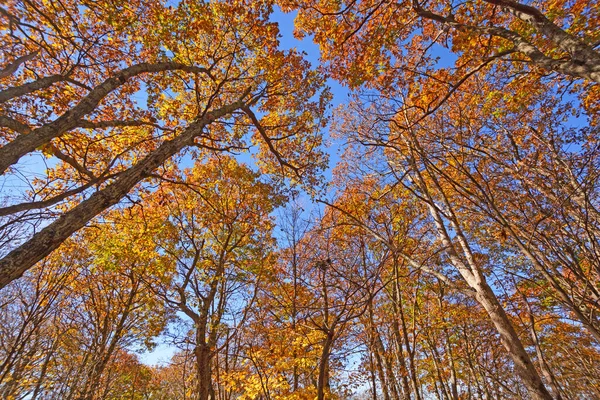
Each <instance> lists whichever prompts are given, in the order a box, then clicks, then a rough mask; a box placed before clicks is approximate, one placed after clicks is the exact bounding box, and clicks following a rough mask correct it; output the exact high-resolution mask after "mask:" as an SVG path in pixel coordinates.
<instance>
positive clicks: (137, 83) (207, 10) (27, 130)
mask: <svg viewBox="0 0 600 400" xmlns="http://www.w3.org/2000/svg"><path fill="white" fill-rule="evenodd" d="M108 10H110V11H108ZM270 11H271V7H270V5H269V4H268V3H255V2H252V6H250V4H244V3H243V2H241V3H231V2H210V3H206V4H204V3H193V2H181V3H179V4H178V5H177V6H176V7H172V6H167V5H166V4H163V3H161V2H134V3H128V5H127V6H126V7H125V6H123V7H117V8H116V9H113V4H112V3H110V2H109V3H103V2H100V3H98V2H84V3H80V2H70V3H69V2H67V3H64V2H63V3H61V4H60V5H56V4H47V3H44V2H29V1H24V2H22V3H21V2H12V3H10V4H9V5H8V6H7V7H6V8H2V12H1V18H2V19H3V20H4V21H5V24H3V27H4V28H3V31H2V42H3V48H12V49H14V51H13V52H12V53H11V54H14V55H15V56H16V58H14V59H13V58H12V57H11V58H8V57H7V59H6V60H5V65H7V66H6V68H5V69H4V73H3V78H2V80H3V85H4V88H3V90H2V92H1V93H2V94H1V95H0V100H2V106H1V107H2V114H3V116H2V127H1V128H2V147H1V148H0V160H2V161H1V162H0V171H2V173H3V174H4V175H5V176H6V177H7V178H6V179H11V176H16V175H20V174H21V173H22V172H21V171H22V168H21V166H20V164H19V160H22V159H23V157H25V156H27V155H31V154H36V152H39V151H41V153H42V154H43V155H44V157H47V158H50V161H51V164H54V165H50V166H49V168H48V172H47V174H46V175H45V176H44V177H42V178H37V179H33V180H30V181H28V184H29V185H30V187H31V190H29V191H28V192H27V193H20V194H19V195H17V196H16V199H15V198H10V197H8V198H6V199H4V200H3V202H5V204H6V205H5V206H3V207H2V209H1V210H0V214H1V215H2V216H4V222H3V228H4V231H5V232H13V233H14V232H15V231H17V232H18V233H15V234H14V235H13V236H11V237H10V240H8V241H6V242H5V245H4V246H3V247H4V249H5V252H4V254H3V258H2V260H0V286H1V287H3V286H5V285H6V284H7V283H8V282H10V281H12V280H14V279H16V278H18V277H19V276H21V275H22V274H23V272H24V271H26V270H27V269H28V268H30V267H31V266H32V265H33V264H35V263H36V262H38V261H39V260H41V259H43V258H44V257H45V256H47V255H48V254H50V253H51V252H52V251H53V250H55V249H56V248H57V247H58V246H59V245H60V244H61V243H62V242H64V241H65V240H66V239H67V238H68V237H69V236H70V235H71V234H73V233H74V232H76V231H77V230H79V229H81V228H82V227H83V226H85V225H86V224H87V223H88V222H89V221H91V220H92V219H93V218H94V217H96V216H97V215H99V214H100V213H102V212H103V211H105V210H107V209H108V208H110V207H112V206H114V205H115V204H117V203H119V202H120V201H121V200H122V199H123V198H124V197H126V196H127V195H128V193H131V192H132V191H133V192H135V191H136V190H139V189H140V188H141V187H142V186H143V182H147V180H148V177H149V176H150V175H151V174H153V173H155V171H156V170H157V169H159V168H160V167H161V166H165V168H168V165H169V161H170V160H175V159H176V158H177V157H178V156H181V155H183V154H186V153H187V154H191V155H192V156H193V157H200V158H201V157H203V155H205V154H210V153H212V154H218V153H226V152H232V151H242V150H245V149H247V148H248V147H250V146H251V144H252V145H257V146H258V148H259V150H258V152H257V156H256V157H257V162H258V164H259V165H260V166H261V171H263V172H269V173H277V174H279V175H280V176H282V177H289V178H292V179H294V180H303V181H304V182H308V183H314V182H315V179H316V176H317V175H318V171H319V170H320V169H321V168H322V167H323V163H324V156H323V154H322V153H321V152H320V150H319V148H318V147H319V145H320V140H321V139H320V136H319V133H318V132H317V130H318V128H319V127H320V126H321V125H322V123H323V120H322V116H323V112H324V108H325V106H326V100H327V98H328V95H327V93H326V92H325V91H323V89H322V84H323V78H322V77H321V76H320V75H319V74H318V73H316V72H314V71H311V70H310V69H309V65H308V63H307V62H306V61H304V60H303V59H302V57H301V55H299V54H298V53H296V52H294V51H290V52H283V51H280V50H278V48H277V46H278V40H277V27H276V25H275V24H273V23H270V22H269V21H268V16H269V13H270ZM141 15H143V19H144V23H140V20H139V18H140V16H141ZM191 27H193V28H192V29H190V28H191ZM144 99H145V100H146V101H145V102H146V105H144V104H143V103H144ZM27 226H32V227H33V228H31V229H28V228H27ZM38 227H39V228H38ZM9 229H10V231H9Z"/></svg>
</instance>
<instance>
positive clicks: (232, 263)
mask: <svg viewBox="0 0 600 400" xmlns="http://www.w3.org/2000/svg"><path fill="white" fill-rule="evenodd" d="M182 175H183V176H184V177H185V178H184V179H180V180H172V181H169V184H168V185H163V186H162V187H161V188H160V189H159V190H158V191H157V192H155V193H152V194H151V195H150V196H151V197H153V198H152V199H148V200H147V201H146V203H147V204H148V205H150V206H151V207H155V208H161V206H160V205H161V204H164V206H163V208H164V212H165V223H167V224H168V226H169V232H168V233H167V234H165V235H164V236H162V237H156V238H155V240H156V244H157V246H158V247H159V248H160V251H161V252H164V253H165V257H166V260H165V262H166V263H168V264H169V266H168V267H167V268H166V270H165V271H164V272H163V273H162V274H161V277H160V279H159V281H158V282H157V281H156V280H152V281H151V282H150V284H149V289H150V290H152V291H153V292H155V293H156V294H157V296H158V297H159V298H160V299H161V300H162V302H164V303H165V304H166V305H168V307H169V308H170V309H172V310H173V311H174V313H175V312H179V313H183V314H184V315H185V318H186V319H188V320H189V321H190V322H191V325H192V326H191V329H190V331H189V333H188V334H187V335H189V338H188V339H187V340H189V341H190V342H191V346H192V348H193V354H194V357H195V363H194V366H195V369H196V385H197V387H196V390H195V394H196V396H195V398H198V399H200V400H206V399H208V398H215V389H218V387H215V386H216V385H218V386H220V385H222V383H221V382H220V380H219V378H218V377H219V372H220V371H219V365H218V364H217V362H216V360H218V359H219V357H218V356H219V355H220V356H221V357H222V358H224V359H228V357H229V354H228V353H227V352H225V349H228V348H229V342H230V341H232V340H233V337H234V336H236V335H238V334H239V333H238V331H239V330H241V329H242V325H243V324H244V322H245V320H246V318H247V314H248V312H249V311H250V309H251V308H252V307H253V306H254V300H255V298H256V293H257V290H258V287H259V286H260V281H261V280H263V279H265V277H266V276H268V274H269V264H270V262H271V258H272V257H271V256H270V251H271V250H270V248H271V247H272V245H273V241H272V239H271V236H270V231H271V228H272V220H271V217H270V216H269V214H270V213H271V212H272V211H273V208H274V207H275V206H276V205H277V204H278V203H279V202H280V201H281V199H282V198H281V197H280V196H278V195H277V193H275V191H274V189H273V188H272V187H270V185H268V184H266V183H264V182H261V181H260V180H259V177H258V174H257V173H254V172H252V171H251V170H250V169H249V168H248V167H246V166H244V165H240V164H238V163H237V162H236V161H235V159H233V158H231V157H223V156H221V157H218V158H217V157H215V158H211V159H208V160H206V161H205V162H204V163H202V164H200V163H198V164H196V165H195V166H194V167H193V168H192V169H190V170H187V171H184V173H183V174H182ZM163 179H166V178H163ZM180 340H181V339H180ZM187 340H184V341H187ZM225 372H227V371H225Z"/></svg>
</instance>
